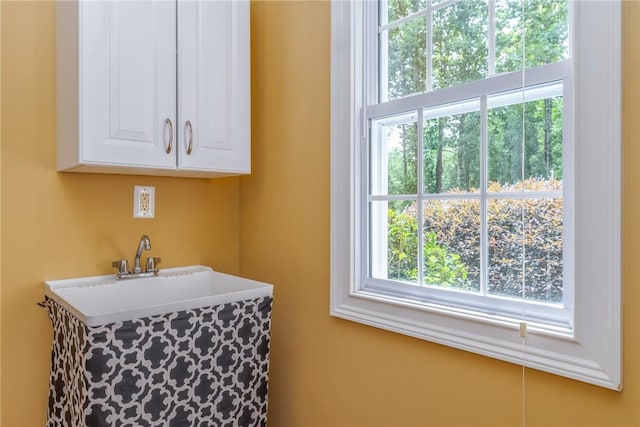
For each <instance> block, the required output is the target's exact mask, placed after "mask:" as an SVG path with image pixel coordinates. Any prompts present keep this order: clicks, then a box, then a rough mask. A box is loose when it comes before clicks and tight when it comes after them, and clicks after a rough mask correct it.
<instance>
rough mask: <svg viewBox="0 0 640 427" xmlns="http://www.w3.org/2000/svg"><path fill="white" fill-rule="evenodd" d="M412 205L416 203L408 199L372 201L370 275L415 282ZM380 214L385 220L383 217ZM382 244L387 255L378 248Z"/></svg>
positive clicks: (415, 235) (414, 214)
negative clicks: (401, 200) (384, 217)
mask: <svg viewBox="0 0 640 427" xmlns="http://www.w3.org/2000/svg"><path fill="white" fill-rule="evenodd" d="M415 206H416V202H411V201H403V202H397V201H396V202H372V203H371V209H372V215H371V217H372V233H371V234H372V237H373V238H372V241H371V244H372V248H371V253H372V257H371V258H372V259H371V263H372V269H371V270H372V274H371V275H372V277H374V278H377V279H393V280H401V281H403V282H410V283H414V284H415V283H417V280H418V221H417V209H416V208H415ZM383 215H384V216H386V219H383V218H382V216H383ZM383 221H385V222H383ZM376 228H377V229H376ZM384 247H386V254H385V253H383V252H382V251H380V249H381V248H384ZM376 254H378V255H376ZM383 263H385V264H384V265H381V264H383Z"/></svg>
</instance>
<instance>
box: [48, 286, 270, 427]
mask: <svg viewBox="0 0 640 427" xmlns="http://www.w3.org/2000/svg"><path fill="white" fill-rule="evenodd" d="M272 302H273V299H272V297H265V298H257V299H253V300H245V301H238V302H232V303H228V304H222V305H217V306H214V307H207V308H198V309H193V310H186V311H180V312H176V313H170V314H163V315H158V316H151V317H146V318H142V319H136V320H130V321H126V322H116V323H111V324H107V325H103V326H96V327H88V326H86V325H85V324H84V323H82V322H81V321H80V320H78V319H77V318H76V317H75V316H73V314H71V313H70V312H69V311H67V310H66V309H65V308H63V307H62V306H61V305H59V304H58V303H56V302H54V301H53V300H47V301H46V306H47V308H48V311H49V317H50V319H51V322H52V323H53V330H54V335H53V345H52V351H51V374H50V377H49V410H48V417H47V427H63V426H64V427H85V426H86V427H98V426H105V427H111V426H118V427H142V426H150V427H158V426H171V427H173V426H184V427H192V426H198V427H205V426H206V427H211V426H219V427H222V426H230V427H231V426H252V427H253V426H265V425H266V422H267V386H268V370H269V333H270V328H271V304H272Z"/></svg>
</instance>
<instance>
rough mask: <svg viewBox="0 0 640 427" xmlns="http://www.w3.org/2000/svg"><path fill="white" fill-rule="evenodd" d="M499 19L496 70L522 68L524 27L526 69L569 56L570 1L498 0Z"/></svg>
mask: <svg viewBox="0 0 640 427" xmlns="http://www.w3.org/2000/svg"><path fill="white" fill-rule="evenodd" d="M523 5H524V11H523ZM523 12H524V16H525V19H524V20H523V19H522V14H523ZM495 20H496V73H502V72H509V71H516V70H521V69H522V62H523V52H522V34H523V26H526V34H525V44H526V45H525V54H524V60H525V64H526V68H530V67H535V66H539V65H544V64H550V63H552V62H556V61H561V60H563V59H567V58H568V57H569V31H568V28H569V1H568V0H527V1H525V2H521V1H520V0H517V1H513V0H496V6H495Z"/></svg>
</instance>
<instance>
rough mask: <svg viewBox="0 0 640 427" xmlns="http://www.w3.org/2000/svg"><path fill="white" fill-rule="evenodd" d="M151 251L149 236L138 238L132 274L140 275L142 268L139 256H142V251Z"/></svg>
mask: <svg viewBox="0 0 640 427" xmlns="http://www.w3.org/2000/svg"><path fill="white" fill-rule="evenodd" d="M145 249H146V250H150V249H151V241H150V240H149V236H147V235H146V234H145V235H144V236H142V237H141V238H140V243H138V250H137V251H136V259H135V263H134V265H133V272H132V273H133V274H140V273H142V267H140V256H142V251H143V250H145Z"/></svg>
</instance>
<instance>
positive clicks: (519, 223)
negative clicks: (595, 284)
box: [487, 198, 563, 303]
mask: <svg viewBox="0 0 640 427" xmlns="http://www.w3.org/2000/svg"><path fill="white" fill-rule="evenodd" d="M562 208H563V204H562V199H560V198H557V199H497V200H490V201H489V202H488V209H487V215H488V235H489V236H488V238H489V276H488V281H489V283H488V292H489V294H490V295H498V296H507V297H514V298H522V297H523V296H524V298H525V299H527V300H535V301H541V302H549V303H559V302H562ZM523 258H524V262H525V265H526V266H525V267H524V270H523ZM523 272H524V282H523ZM523 286H524V290H523Z"/></svg>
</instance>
